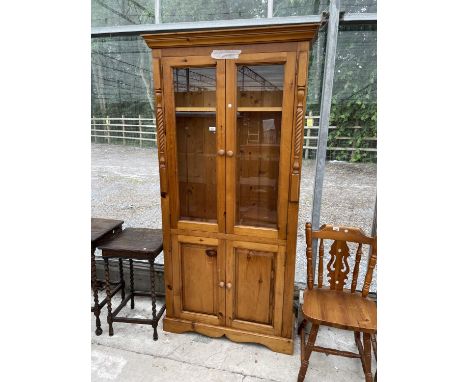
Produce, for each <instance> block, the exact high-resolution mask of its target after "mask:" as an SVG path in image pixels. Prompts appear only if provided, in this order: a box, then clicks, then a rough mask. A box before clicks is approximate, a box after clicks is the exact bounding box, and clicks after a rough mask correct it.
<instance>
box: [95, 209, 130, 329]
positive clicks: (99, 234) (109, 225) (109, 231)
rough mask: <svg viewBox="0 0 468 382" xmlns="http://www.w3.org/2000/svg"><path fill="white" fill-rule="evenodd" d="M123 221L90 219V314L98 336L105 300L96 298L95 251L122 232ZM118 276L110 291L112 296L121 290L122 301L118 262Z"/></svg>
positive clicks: (123, 295)
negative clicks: (92, 315) (92, 314)
mask: <svg viewBox="0 0 468 382" xmlns="http://www.w3.org/2000/svg"><path fill="white" fill-rule="evenodd" d="M122 224H123V220H113V219H99V218H91V284H92V288H93V295H94V306H92V307H91V312H94V315H95V316H96V332H95V333H96V335H98V336H100V335H101V334H102V328H101V320H100V319H99V315H100V313H101V309H102V308H103V307H104V305H105V304H106V299H104V300H102V301H99V297H98V288H97V276H96V258H95V255H94V253H95V251H96V248H97V246H98V245H100V244H103V243H105V242H106V241H108V240H111V239H112V238H113V237H115V236H116V235H117V234H119V233H120V232H122ZM119 265H120V275H121V281H120V282H118V283H116V285H117V286H116V288H115V289H114V290H113V291H112V296H113V295H114V294H116V293H117V292H118V291H119V290H122V299H123V298H125V282H122V281H123V264H122V261H121V262H120V264H119Z"/></svg>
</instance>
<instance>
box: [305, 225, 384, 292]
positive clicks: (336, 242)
mask: <svg viewBox="0 0 468 382" xmlns="http://www.w3.org/2000/svg"><path fill="white" fill-rule="evenodd" d="M313 239H318V240H319V251H318V252H319V256H318V272H317V273H318V283H317V287H318V288H322V287H323V275H324V270H323V267H324V264H323V261H324V240H333V243H332V245H331V248H330V260H329V261H328V263H327V275H326V276H327V278H328V282H329V284H330V289H331V290H339V291H342V290H343V289H344V286H345V284H346V281H347V279H348V274H349V271H350V267H349V262H348V258H349V257H350V255H351V254H350V250H349V247H348V244H347V243H348V242H353V243H357V244H358V247H357V250H356V252H355V262H354V268H353V278H352V282H351V293H355V292H356V287H357V283H358V278H359V269H360V264H361V258H362V246H363V244H368V245H370V246H371V248H372V250H371V255H370V256H369V259H368V264H367V272H366V276H365V279H364V284H363V288H362V296H363V297H366V296H367V295H368V294H369V288H370V284H371V282H372V275H373V272H374V268H375V265H376V262H377V240H376V238H375V237H370V236H367V235H366V234H365V233H364V232H363V231H362V230H361V229H359V228H354V227H334V226H332V225H329V224H324V225H323V226H322V227H320V229H319V230H318V231H312V226H311V224H310V223H306V244H307V248H306V256H307V288H309V289H312V288H313V287H314V277H315V275H314V271H313V254H312V240H313Z"/></svg>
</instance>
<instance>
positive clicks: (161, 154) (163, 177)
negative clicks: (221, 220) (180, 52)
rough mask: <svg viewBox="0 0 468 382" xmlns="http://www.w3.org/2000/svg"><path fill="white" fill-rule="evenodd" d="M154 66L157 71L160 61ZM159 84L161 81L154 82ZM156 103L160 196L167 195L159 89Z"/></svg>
mask: <svg viewBox="0 0 468 382" xmlns="http://www.w3.org/2000/svg"><path fill="white" fill-rule="evenodd" d="M154 64H155V66H156V67H157V68H158V69H159V65H160V61H159V60H155V63H154ZM154 75H155V76H156V75H160V70H157V71H155V73H154ZM155 82H156V83H158V84H160V83H161V81H155ZM154 92H155V103H156V133H157V135H158V152H159V176H160V178H161V182H160V183H161V196H162V197H164V196H165V195H166V193H167V175H166V174H167V164H166V128H165V126H164V110H163V96H162V90H161V87H160V85H159V87H157V88H155V89H154Z"/></svg>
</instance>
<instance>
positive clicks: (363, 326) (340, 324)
mask: <svg viewBox="0 0 468 382" xmlns="http://www.w3.org/2000/svg"><path fill="white" fill-rule="evenodd" d="M302 312H303V314H304V316H305V317H306V318H308V319H309V320H311V321H315V322H316V323H318V324H323V325H328V326H333V327H337V328H340V329H348V330H354V331H360V332H367V333H375V332H376V331H377V304H376V303H375V302H374V301H371V300H369V299H367V298H363V297H362V296H361V294H360V293H350V292H349V291H346V290H345V291H334V290H330V289H324V288H320V289H312V290H309V289H306V290H305V291H304V304H303V305H302Z"/></svg>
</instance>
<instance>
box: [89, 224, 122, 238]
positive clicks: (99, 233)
mask: <svg viewBox="0 0 468 382" xmlns="http://www.w3.org/2000/svg"><path fill="white" fill-rule="evenodd" d="M122 224H123V220H114V219H100V218H91V242H92V243H93V242H95V241H97V240H99V239H101V238H102V237H103V236H105V235H107V234H108V233H109V232H111V231H112V230H114V229H116V228H118V227H119V226H121V225H122Z"/></svg>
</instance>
